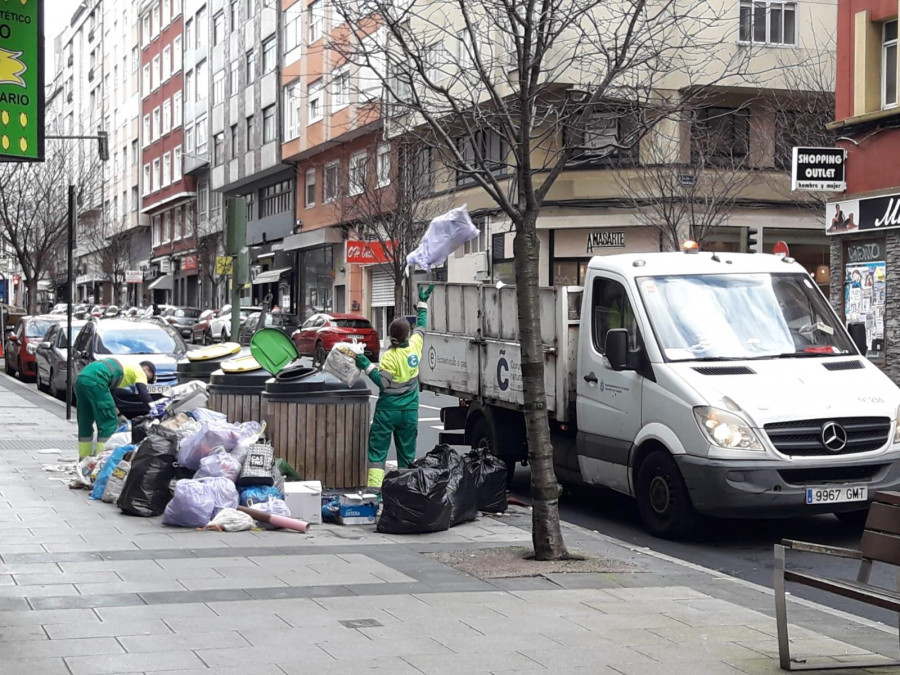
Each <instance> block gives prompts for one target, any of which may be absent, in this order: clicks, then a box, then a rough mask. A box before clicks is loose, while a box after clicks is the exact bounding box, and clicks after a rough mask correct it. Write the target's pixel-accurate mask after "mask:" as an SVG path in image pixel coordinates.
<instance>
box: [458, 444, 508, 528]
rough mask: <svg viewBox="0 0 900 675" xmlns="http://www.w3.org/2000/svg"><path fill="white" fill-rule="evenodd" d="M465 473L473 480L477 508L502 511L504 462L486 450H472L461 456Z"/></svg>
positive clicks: (492, 511)
mask: <svg viewBox="0 0 900 675" xmlns="http://www.w3.org/2000/svg"><path fill="white" fill-rule="evenodd" d="M463 460H464V462H465V466H466V470H467V473H469V474H470V475H471V476H472V477H473V478H474V480H475V486H476V490H477V492H478V509H479V510H480V511H486V512H487V513H503V512H504V511H506V509H507V507H508V506H509V504H508V503H507V501H506V464H505V463H504V462H503V460H502V459H500V458H499V457H495V456H494V455H492V454H491V453H490V452H488V451H487V450H472V451H471V452H467V453H466V454H465V456H464V457H463Z"/></svg>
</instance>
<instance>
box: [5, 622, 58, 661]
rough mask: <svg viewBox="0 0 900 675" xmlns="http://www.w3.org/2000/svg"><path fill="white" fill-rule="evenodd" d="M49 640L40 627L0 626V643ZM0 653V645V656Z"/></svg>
mask: <svg viewBox="0 0 900 675" xmlns="http://www.w3.org/2000/svg"><path fill="white" fill-rule="evenodd" d="M49 639H50V638H49V637H48V636H47V633H46V632H45V631H44V627H43V626H41V625H24V626H0V643H3V642H20V641H33V640H49ZM2 653H3V646H2V644H0V654H2Z"/></svg>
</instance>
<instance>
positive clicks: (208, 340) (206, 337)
mask: <svg viewBox="0 0 900 675" xmlns="http://www.w3.org/2000/svg"><path fill="white" fill-rule="evenodd" d="M212 343H213V336H212V332H211V331H209V330H205V331H203V344H205V345H211V344H212Z"/></svg>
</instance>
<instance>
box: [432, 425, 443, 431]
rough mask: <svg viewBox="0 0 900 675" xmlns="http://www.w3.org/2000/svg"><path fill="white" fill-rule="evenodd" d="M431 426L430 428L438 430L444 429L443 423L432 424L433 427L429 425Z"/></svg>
mask: <svg viewBox="0 0 900 675" xmlns="http://www.w3.org/2000/svg"><path fill="white" fill-rule="evenodd" d="M431 428H432V429H437V430H438V431H443V430H444V425H443V424H438V425H437V426H433V427H431Z"/></svg>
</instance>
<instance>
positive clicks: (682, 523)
mask: <svg viewBox="0 0 900 675" xmlns="http://www.w3.org/2000/svg"><path fill="white" fill-rule="evenodd" d="M636 492H637V501H638V509H639V511H640V514H641V520H643V521H644V525H645V526H646V527H647V529H648V530H649V531H650V533H651V534H653V535H654V536H657V537H660V538H662V539H683V538H685V537H687V536H689V535H691V534H693V533H695V532H696V527H697V524H698V521H699V519H698V517H697V513H696V511H694V507H693V505H692V504H691V498H690V496H689V495H688V491H687V487H686V486H685V484H684V479H683V478H682V477H681V472H680V471H679V470H678V466H677V465H676V464H675V460H673V459H672V456H671V455H670V454H669V453H668V452H667V451H665V450H655V451H653V452H651V453H650V454H649V455H647V457H646V458H645V459H644V461H643V462H642V463H641V466H640V468H639V470H638V476H637V490H636Z"/></svg>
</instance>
